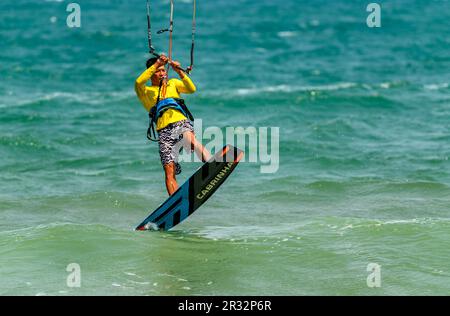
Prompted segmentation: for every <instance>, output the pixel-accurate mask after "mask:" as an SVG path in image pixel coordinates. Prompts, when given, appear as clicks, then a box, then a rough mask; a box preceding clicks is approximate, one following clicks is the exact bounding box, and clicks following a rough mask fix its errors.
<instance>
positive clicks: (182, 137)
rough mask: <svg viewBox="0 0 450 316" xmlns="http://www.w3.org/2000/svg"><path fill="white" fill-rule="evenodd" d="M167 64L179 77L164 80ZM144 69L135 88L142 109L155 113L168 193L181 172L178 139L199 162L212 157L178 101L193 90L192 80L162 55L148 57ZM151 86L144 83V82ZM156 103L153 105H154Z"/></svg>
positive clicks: (172, 189)
mask: <svg viewBox="0 0 450 316" xmlns="http://www.w3.org/2000/svg"><path fill="white" fill-rule="evenodd" d="M167 63H169V64H170V66H172V69H173V70H174V71H175V72H176V73H177V74H178V76H179V77H180V79H181V80H180V79H175V78H173V79H170V80H167V72H166V69H165V68H164V66H165V65H166V64H167ZM146 66H147V70H145V71H144V72H143V73H142V74H141V75H140V76H139V77H138V78H137V79H136V83H135V91H136V94H137V96H138V98H139V100H140V101H141V102H142V105H143V106H144V108H145V109H146V110H147V111H148V112H150V111H153V113H154V114H153V115H156V119H157V121H156V130H157V132H158V135H159V141H158V142H159V155H160V157H161V163H162V165H163V167H164V172H165V175H166V188H167V192H168V193H169V195H172V194H173V193H174V192H175V191H176V190H177V189H178V184H177V181H176V178H175V175H176V174H179V173H180V172H181V167H180V165H179V164H178V152H179V151H178V150H179V148H180V146H181V141H183V142H184V144H185V145H187V146H185V148H186V147H187V148H189V146H190V148H191V150H194V151H195V153H196V154H197V155H198V157H199V158H201V159H202V161H208V160H209V159H210V157H211V155H210V153H209V152H208V151H207V150H206V149H205V147H204V146H203V145H202V144H201V143H200V142H198V141H197V139H196V138H195V135H194V128H193V127H192V124H191V123H190V122H189V120H188V118H187V117H186V116H187V114H186V112H184V111H183V109H182V108H181V107H180V106H179V105H178V106H177V104H178V101H177V99H179V98H180V94H181V93H188V94H191V93H194V92H195V90H196V88H195V85H194V83H193V82H192V80H191V79H190V78H189V77H188V76H187V75H186V74H185V73H184V72H183V71H182V70H181V69H182V68H181V65H180V63H179V62H176V61H170V62H169V60H168V58H167V57H166V56H164V55H161V56H160V57H159V58H150V59H149V60H147V63H146ZM149 80H150V81H151V84H152V85H151V86H147V85H146V83H147V81H149ZM155 106H156V108H154V107H155ZM155 110H156V111H155Z"/></svg>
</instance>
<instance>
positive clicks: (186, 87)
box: [171, 61, 197, 94]
mask: <svg viewBox="0 0 450 316" xmlns="http://www.w3.org/2000/svg"><path fill="white" fill-rule="evenodd" d="M171 66H172V69H173V70H174V71H175V72H176V73H177V74H178V76H180V79H181V82H180V81H179V80H176V87H177V90H178V93H188V94H190V93H194V92H195V91H196V90H197V88H196V87H195V85H194V83H193V82H192V80H191V78H189V77H188V75H187V74H185V73H184V72H183V71H182V70H180V69H181V65H180V63H179V62H177V61H173V62H171Z"/></svg>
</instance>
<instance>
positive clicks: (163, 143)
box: [158, 120, 194, 174]
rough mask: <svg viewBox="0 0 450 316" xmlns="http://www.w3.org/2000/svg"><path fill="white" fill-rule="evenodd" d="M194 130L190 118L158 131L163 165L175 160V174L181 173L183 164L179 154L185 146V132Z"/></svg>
mask: <svg viewBox="0 0 450 316" xmlns="http://www.w3.org/2000/svg"><path fill="white" fill-rule="evenodd" d="M188 131H190V132H194V128H193V127H192V124H191V123H190V122H189V121H188V120H182V121H178V122H175V123H171V124H169V125H167V126H166V127H164V128H163V129H161V130H159V131H158V134H159V156H160V157H161V163H162V165H163V166H165V165H167V164H169V163H171V162H174V163H175V167H176V171H175V174H180V173H181V166H180V164H179V163H178V154H179V152H180V150H181V148H182V147H183V142H182V140H183V133H184V132H188Z"/></svg>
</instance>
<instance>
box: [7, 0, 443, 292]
mask: <svg viewBox="0 0 450 316" xmlns="http://www.w3.org/2000/svg"><path fill="white" fill-rule="evenodd" d="M77 2H78V3H79V4H80V7H81V12H82V16H81V23H82V25H81V28H73V29H71V28H68V27H67V25H66V17H67V15H68V14H69V13H68V12H66V6H67V5H68V3H69V1H50V0H48V1H43V0H42V1H37V0H33V1H32V0H17V1H11V0H6V1H1V2H0V17H1V18H0V43H1V49H0V218H1V220H0V294H1V295H233V294H234V295H420V294H425V295H432V294H437V295H449V294H450V265H449V262H450V254H449V244H450V164H449V160H448V158H449V155H450V145H449V142H450V123H449V122H450V87H449V82H450V75H449V73H450V72H449V69H450V54H449V52H450V32H449V23H448V21H449V20H450V10H449V9H450V2H448V1H419V0H416V1H393V0H392V1H382V2H381V7H382V20H381V22H382V26H381V27H380V28H368V27H367V25H366V18H367V15H368V14H369V13H368V12H366V6H367V4H368V3H369V1H358V0H355V1H344V0H341V1H325V0H319V1H300V0H286V1H283V2H276V1H268V0H261V1H248V0H235V1H224V0H218V1H198V4H197V6H198V12H197V38H196V52H195V56H196V65H195V67H196V68H195V71H194V72H193V74H192V79H193V80H194V82H195V83H196V85H197V89H198V90H197V92H196V93H195V94H194V95H190V96H187V97H186V99H187V100H188V104H189V105H190V108H191V110H192V112H193V113H194V115H195V116H196V117H198V118H201V119H202V120H203V126H204V127H211V126H217V127H219V128H222V129H224V128H226V127H227V126H243V127H249V126H254V127H264V126H268V127H271V126H272V127H279V128H280V143H279V148H280V154H279V158H280V164H279V169H278V171H277V172H276V173H264V174H263V173H261V172H260V163H245V162H244V163H242V164H240V165H239V166H238V168H237V169H236V172H235V173H233V175H232V176H231V177H230V178H229V180H228V181H227V183H226V184H225V185H224V186H223V187H221V188H220V189H219V191H217V193H216V194H215V195H214V196H213V197H212V198H211V199H210V200H209V201H208V202H207V203H206V204H205V205H204V206H203V207H202V208H201V209H200V210H198V211H197V212H196V213H195V214H194V215H193V216H192V217H190V218H189V219H188V220H187V221H185V222H183V223H182V224H181V225H179V226H177V227H176V228H175V229H174V230H173V231H170V232H135V231H133V228H134V227H135V225H137V224H138V223H139V222H140V221H141V220H142V219H143V218H144V217H146V216H147V215H148V214H149V212H150V211H152V210H153V209H154V208H155V207H157V206H158V205H159V204H160V203H161V202H162V201H163V200H164V199H165V198H166V192H165V187H164V182H163V180H164V179H163V173H162V168H161V164H160V162H159V156H158V151H157V146H156V145H155V144H150V143H148V142H147V140H146V138H145V131H146V125H147V116H146V113H145V111H144V110H143V108H142V106H141V105H140V103H139V101H138V99H137V98H136V96H135V94H134V80H135V78H136V77H137V76H138V75H139V74H140V72H142V71H143V69H144V65H145V60H146V58H148V53H147V51H148V49H147V41H146V36H147V34H146V15H145V13H146V11H145V1H137V0H133V1H128V0H107V1H102V2H101V3H97V2H95V3H94V2H93V1H85V0H79V1H77ZM152 4H153V9H154V10H153V11H154V12H153V24H154V29H155V30H156V29H160V28H163V27H165V26H166V25H167V20H168V9H169V7H168V1H153V2H152ZM175 5H176V8H175V27H174V32H175V33H174V57H175V58H176V59H179V60H180V61H181V62H182V63H183V64H184V65H186V66H187V64H188V62H189V48H190V23H191V21H190V14H191V6H192V2H190V1H189V0H187V1H176V2H175ZM154 41H155V47H156V48H157V50H158V51H167V38H166V36H156V35H155V36H154ZM172 75H173V72H172ZM198 166H199V165H198V164H194V163H190V164H189V163H185V164H183V167H184V173H183V174H182V175H181V177H180V178H179V180H181V181H184V180H185V179H186V178H187V177H188V175H189V174H191V173H192V172H193V171H194V170H195V169H196V168H197V167H198ZM70 263H77V264H78V265H79V267H80V269H81V287H68V286H67V278H68V276H69V274H70V272H68V271H67V270H66V268H67V267H68V265H69V264H70ZM370 263H375V264H377V265H379V266H380V269H381V270H380V272H381V274H380V275H379V276H380V277H381V279H380V280H381V284H380V287H375V288H372V287H369V286H368V283H367V278H368V276H369V274H370V273H371V272H370V271H367V267H368V265H369V264H370Z"/></svg>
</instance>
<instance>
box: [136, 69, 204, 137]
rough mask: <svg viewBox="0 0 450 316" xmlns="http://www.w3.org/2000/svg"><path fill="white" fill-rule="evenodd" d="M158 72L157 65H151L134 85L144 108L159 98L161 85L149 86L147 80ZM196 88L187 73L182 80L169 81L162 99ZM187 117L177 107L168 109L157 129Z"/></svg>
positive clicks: (157, 124) (157, 123)
mask: <svg viewBox="0 0 450 316" xmlns="http://www.w3.org/2000/svg"><path fill="white" fill-rule="evenodd" d="M155 72H156V67H155V65H153V66H151V67H150V68H148V69H147V70H145V71H144V72H143V73H142V74H141V75H140V76H139V77H138V78H137V79H136V83H135V86H134V89H135V91H136V94H137V96H138V98H139V100H140V101H141V103H142V105H143V106H144V108H145V109H146V110H147V112H148V111H150V109H151V108H152V107H153V106H155V104H156V101H157V100H158V91H159V86H153V85H152V86H147V85H146V83H147V81H149V80H150V78H151V76H153V74H154V73H155ZM195 90H196V88H195V85H194V83H193V82H192V80H191V79H190V78H189V77H188V76H187V75H186V74H185V75H184V78H183V79H182V80H180V79H170V80H169V81H168V82H167V87H166V94H165V96H163V95H161V96H160V99H161V100H163V99H167V98H179V97H180V93H188V94H190V93H194V92H195ZM185 119H187V118H186V116H184V115H183V114H182V113H181V112H180V111H178V110H176V109H168V110H167V111H165V112H164V113H163V115H162V116H161V117H160V118H159V119H158V121H157V122H156V130H158V131H159V130H160V129H162V128H164V127H166V126H167V125H169V124H171V123H175V122H178V121H181V120H185Z"/></svg>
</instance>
